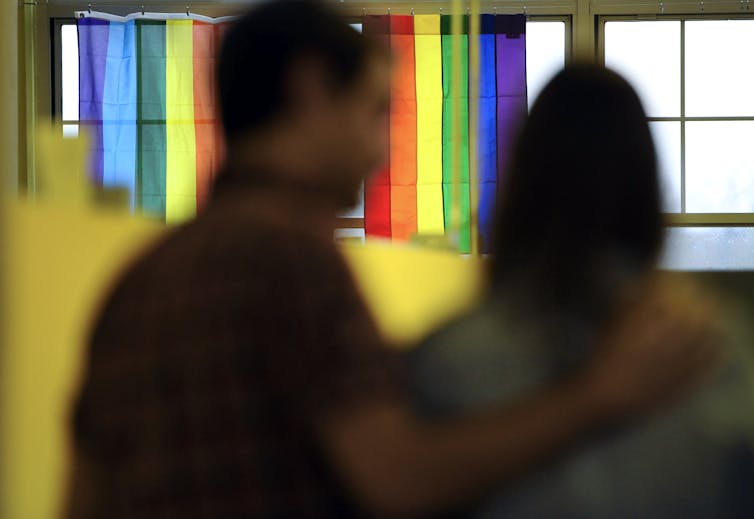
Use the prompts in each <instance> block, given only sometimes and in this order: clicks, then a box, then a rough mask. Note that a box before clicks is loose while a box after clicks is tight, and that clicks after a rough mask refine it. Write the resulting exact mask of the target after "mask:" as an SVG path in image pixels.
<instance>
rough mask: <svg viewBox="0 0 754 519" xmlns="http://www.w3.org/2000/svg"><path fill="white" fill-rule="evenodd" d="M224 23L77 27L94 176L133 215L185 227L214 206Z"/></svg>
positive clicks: (83, 117) (93, 22) (97, 22)
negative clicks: (122, 198)
mask: <svg viewBox="0 0 754 519" xmlns="http://www.w3.org/2000/svg"><path fill="white" fill-rule="evenodd" d="M223 30H224V25H223V24H214V23H207V22H202V21H197V20H192V19H190V18H188V17H187V19H166V20H154V19H135V20H126V21H122V22H121V21H113V20H107V19H98V18H93V17H84V18H79V19H78V37H79V120H80V124H81V126H82V128H85V129H86V130H88V132H89V135H90V137H91V139H92V153H91V163H90V173H91V176H92V178H93V180H94V181H95V182H97V183H98V184H99V185H102V186H104V187H121V188H126V189H128V191H129V193H130V196H131V207H132V208H133V209H134V210H138V211H142V212H144V213H146V214H149V215H153V216H156V217H158V218H161V219H164V220H165V221H167V222H170V223H173V222H181V221H184V220H186V219H189V218H191V217H193V216H194V215H195V214H196V212H197V210H198V209H200V208H201V207H202V204H204V203H205V202H206V200H207V198H208V195H209V189H210V186H211V182H212V178H213V177H214V176H215V175H216V173H217V171H218V168H219V165H220V161H221V154H222V145H221V142H220V135H219V128H218V125H217V122H216V117H215V93H214V85H213V81H212V71H213V69H214V66H215V55H216V50H217V47H218V43H219V40H220V37H221V35H222V32H223Z"/></svg>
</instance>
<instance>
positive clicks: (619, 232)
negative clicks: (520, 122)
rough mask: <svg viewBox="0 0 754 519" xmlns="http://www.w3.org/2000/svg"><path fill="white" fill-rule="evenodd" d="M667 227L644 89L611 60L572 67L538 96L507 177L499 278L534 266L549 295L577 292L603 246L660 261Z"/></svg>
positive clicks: (495, 268) (628, 257)
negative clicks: (643, 102)
mask: <svg viewBox="0 0 754 519" xmlns="http://www.w3.org/2000/svg"><path fill="white" fill-rule="evenodd" d="M661 229H662V226H661V214H660V194H659V186H658V178H657V164H656V157H655V150H654V145H653V142H652V137H651V134H650V131H649V126H648V124H647V121H646V116H645V114H644V110H643V109H642V106H641V103H640V101H639V98H638V96H637V95H636V93H635V92H634V90H633V89H632V88H631V86H629V84H628V83H627V82H626V81H625V80H624V79H623V78H621V77H620V76H618V75H617V74H615V73H614V72H611V71H609V70H606V69H604V68H601V67H597V66H586V65H580V66H573V67H569V68H567V69H565V70H563V71H562V72H561V73H560V74H558V75H557V76H556V77H555V78H554V79H553V80H552V81H551V82H550V83H549V85H547V86H546V87H545V89H544V90H543V92H542V94H541V95H540V97H539V99H538V100H537V101H536V103H535V104H534V106H533V108H532V110H531V113H530V115H529V118H528V120H527V121H526V123H525V125H524V126H523V128H522V131H521V133H520V135H519V138H518V141H517V144H516V146H515V149H514V152H513V155H512V160H511V161H510V163H509V165H508V168H507V171H506V178H505V179H504V181H503V182H502V183H501V200H500V209H499V214H498V222H497V243H496V244H495V247H494V249H495V252H496V255H495V258H494V260H493V262H492V277H493V283H494V284H495V285H497V286H500V285H504V284H506V283H507V282H509V281H511V280H512V278H515V277H516V276H518V275H520V274H522V273H527V272H528V273H532V274H534V275H535V276H536V277H537V278H538V280H537V281H535V284H536V285H537V286H538V288H539V289H541V290H543V291H544V293H543V294H542V293H541V294H540V295H545V296H546V297H548V298H549V299H551V300H553V299H554V300H561V301H562V300H568V299H569V298H570V297H573V295H572V294H571V292H572V291H574V290H576V291H578V289H579V287H580V286H582V285H581V284H582V283H584V282H585V280H588V278H589V276H590V275H592V273H591V272H590V269H592V268H593V267H594V263H595V261H597V260H599V259H600V257H601V255H603V254H606V253H607V254H618V255H621V257H622V258H623V260H624V261H630V262H631V264H632V265H633V266H634V267H638V268H647V267H649V266H651V265H652V263H653V262H654V261H655V260H656V258H657V255H658V252H659V249H660V247H661V244H662V234H661ZM569 294H570V295H569Z"/></svg>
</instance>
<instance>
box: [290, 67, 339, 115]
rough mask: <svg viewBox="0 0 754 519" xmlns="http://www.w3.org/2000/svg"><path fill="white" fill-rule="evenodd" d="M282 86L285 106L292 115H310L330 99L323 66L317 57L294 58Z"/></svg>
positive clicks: (329, 90)
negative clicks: (285, 101) (286, 105)
mask: <svg viewBox="0 0 754 519" xmlns="http://www.w3.org/2000/svg"><path fill="white" fill-rule="evenodd" d="M283 84H284V88H285V94H286V99H287V101H288V103H287V104H288V106H289V108H290V110H291V113H294V114H309V113H312V112H313V111H315V110H317V109H321V108H322V106H324V105H325V104H327V103H329V102H330V101H331V99H332V92H331V90H332V88H331V85H330V81H329V80H328V75H327V71H326V68H325V64H324V62H323V61H322V58H320V57H318V56H314V55H304V56H301V57H299V58H296V59H295V60H294V61H293V62H292V63H291V66H290V67H289V68H288V71H287V73H286V78H285V81H284V83H283Z"/></svg>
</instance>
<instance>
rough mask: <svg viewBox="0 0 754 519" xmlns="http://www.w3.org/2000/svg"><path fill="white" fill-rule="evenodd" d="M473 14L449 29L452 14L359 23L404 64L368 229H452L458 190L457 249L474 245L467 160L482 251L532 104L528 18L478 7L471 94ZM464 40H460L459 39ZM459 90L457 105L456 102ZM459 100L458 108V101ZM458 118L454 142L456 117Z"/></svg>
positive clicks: (370, 193)
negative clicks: (456, 79) (456, 59)
mask: <svg viewBox="0 0 754 519" xmlns="http://www.w3.org/2000/svg"><path fill="white" fill-rule="evenodd" d="M468 22H469V19H468V17H464V20H463V24H462V25H463V31H462V33H461V34H456V35H454V34H451V30H450V29H451V17H450V16H439V15H416V16H396V15H392V16H366V17H365V18H364V24H363V31H364V33H365V34H369V35H371V36H373V37H376V38H379V39H382V40H383V41H384V42H385V43H387V44H389V46H390V48H391V51H392V53H393V55H394V56H395V59H396V62H397V67H398V70H396V72H395V74H394V79H393V83H392V94H391V110H390V125H389V131H390V139H389V142H390V145H389V146H390V149H389V157H390V158H389V161H388V164H387V165H386V166H385V168H384V169H383V170H382V171H380V172H379V173H378V174H377V175H376V176H375V177H374V178H373V179H372V180H371V181H369V182H368V183H367V185H366V190H365V199H364V204H365V207H364V226H365V231H366V235H367V236H368V237H369V236H373V237H386V238H392V239H394V240H406V239H409V238H411V237H412V236H414V235H442V234H444V233H446V232H448V231H449V230H450V228H451V220H452V219H451V211H452V204H451V201H452V200H453V199H454V190H455V189H458V190H460V193H458V194H456V199H460V203H459V207H458V210H459V211H460V219H459V220H460V229H457V231H458V237H457V239H458V248H459V250H460V251H461V252H465V253H468V252H471V249H472V245H471V209H472V208H471V206H470V204H471V196H470V178H469V161H470V160H475V161H476V165H477V171H478V181H479V192H478V208H477V221H478V232H479V242H480V247H479V250H480V252H482V253H485V252H488V251H489V249H490V243H491V241H492V236H491V233H492V223H493V218H494V214H495V200H496V197H497V189H498V185H499V183H500V182H499V181H500V176H501V174H502V168H503V167H504V166H505V163H506V161H507V159H508V155H509V150H510V145H511V143H512V139H513V133H514V132H515V130H516V126H517V124H518V122H519V121H520V120H521V118H522V117H523V116H524V114H525V113H526V110H527V100H526V19H525V17H524V16H522V15H497V16H493V15H481V19H480V27H481V31H480V35H479V59H480V73H479V84H478V89H477V92H478V93H479V98H478V99H469V30H468V26H469V23H468ZM456 38H457V39H459V40H460V41H458V42H456V41H454V39H456ZM454 44H455V45H458V48H460V50H461V60H460V67H461V72H460V73H461V84H460V88H458V89H456V90H457V91H456V90H454V89H453V82H452V81H451V72H450V71H451V64H452V62H453V48H454V46H455V45H454ZM458 98H460V103H459V102H458V101H457V100H458ZM470 103H478V109H479V111H478V113H479V124H478V128H477V149H476V150H470V149H469V107H470ZM456 106H460V109H459V110H455V109H454V107H456ZM456 118H458V119H460V121H458V123H459V124H460V128H461V131H460V132H459V134H458V140H457V141H454V139H453V131H452V127H453V124H455V123H456ZM454 153H460V165H461V174H460V183H457V182H454V181H453V174H452V163H453V160H454V159H455V157H454Z"/></svg>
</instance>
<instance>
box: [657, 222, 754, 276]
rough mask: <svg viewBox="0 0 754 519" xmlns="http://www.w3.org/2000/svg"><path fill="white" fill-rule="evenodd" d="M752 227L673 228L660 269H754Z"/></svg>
mask: <svg viewBox="0 0 754 519" xmlns="http://www.w3.org/2000/svg"><path fill="white" fill-rule="evenodd" d="M752 251H754V228H752V227H670V228H668V229H667V230H666V232H665V250H664V251H663V255H662V258H661V259H660V266H661V267H662V268H666V269H672V270H752V269H754V254H752Z"/></svg>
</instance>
